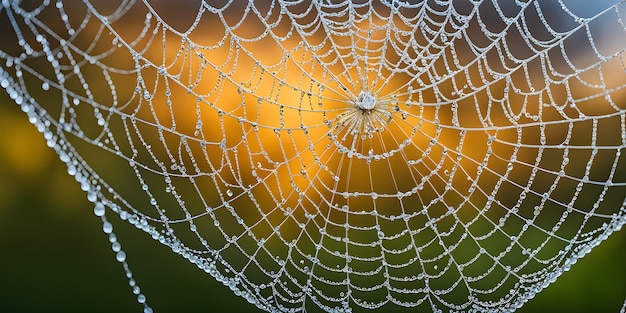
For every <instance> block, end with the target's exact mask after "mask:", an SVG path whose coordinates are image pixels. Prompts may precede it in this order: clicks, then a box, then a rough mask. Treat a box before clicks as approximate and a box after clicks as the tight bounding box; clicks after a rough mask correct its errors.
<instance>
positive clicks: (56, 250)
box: [0, 90, 626, 312]
mask: <svg viewBox="0 0 626 313" xmlns="http://www.w3.org/2000/svg"><path fill="white" fill-rule="evenodd" d="M92 212H93V209H92V205H91V203H89V202H88V201H87V200H86V197H85V194H84V193H83V192H82V191H81V190H80V187H79V185H78V184H77V183H76V182H75V181H74V180H73V178H72V177H70V176H69V175H67V172H66V168H65V165H63V164H62V163H61V162H60V161H59V160H58V159H57V157H56V155H55V153H54V152H53V151H52V150H51V149H48V148H47V146H46V144H45V141H44V139H43V136H41V134H39V133H38V132H37V130H36V129H35V127H34V126H32V125H31V124H30V123H29V122H28V119H27V117H26V114H23V113H22V112H21V111H20V110H19V108H18V107H17V106H16V105H15V104H14V103H13V102H12V101H11V100H10V99H9V98H8V96H7V94H6V93H5V92H4V90H2V91H1V92H0V251H2V252H1V253H0V312H141V311H142V307H141V306H140V305H139V304H137V302H136V300H135V297H134V295H133V294H132V292H131V289H130V287H129V286H128V280H127V279H126V277H125V275H124V271H123V268H122V266H120V264H119V263H117V262H116V261H115V255H114V253H113V252H112V251H111V250H110V244H109V242H108V238H107V236H105V234H104V233H103V232H102V230H101V228H102V223H101V221H100V220H99V218H97V217H96V216H95V215H93V213H92ZM109 218H110V219H112V220H114V218H115V217H113V216H109ZM113 224H114V225H115V227H116V229H115V232H116V234H117V235H118V238H119V239H120V241H121V243H122V245H123V247H124V250H126V251H127V252H128V255H129V257H128V262H129V264H130V265H131V269H132V270H133V272H134V274H135V277H136V279H137V281H138V283H139V285H140V286H141V287H142V292H143V293H144V294H145V295H146V296H147V297H148V303H149V304H150V305H151V306H153V307H154V308H155V311H156V312H255V311H258V310H257V309H256V308H254V307H252V306H251V305H249V304H248V303H247V302H246V301H245V300H243V299H241V298H238V297H235V296H234V295H233V294H232V292H231V291H230V290H229V289H228V288H226V287H224V286H223V285H221V284H220V283H218V282H216V281H215V280H214V279H213V278H212V277H211V276H209V275H208V274H205V273H204V272H202V271H200V270H198V269H197V268H196V267H195V266H194V265H191V264H190V263H189V262H187V261H185V260H183V259H182V258H181V257H180V256H178V255H176V254H174V253H172V252H171V251H170V250H169V248H166V247H164V246H161V245H160V244H159V243H158V242H155V241H153V240H152V239H150V238H149V237H148V236H147V235H146V234H144V233H143V232H140V231H138V230H136V229H134V228H132V229H131V228H130V227H128V226H127V225H126V223H115V222H114V223H113ZM624 247H626V234H625V232H624V231H621V232H619V233H616V234H614V235H613V236H611V237H610V238H609V239H608V240H607V241H605V242H604V243H603V244H602V245H600V246H599V247H598V248H596V249H595V250H594V251H593V252H592V253H591V254H589V255H588V256H587V257H585V258H584V259H582V260H580V261H579V262H578V263H577V264H576V265H575V266H574V267H573V268H572V270H571V271H570V272H567V273H565V274H564V275H563V276H561V278H560V279H559V280H558V281H557V282H556V283H555V284H553V285H551V286H550V287H548V288H547V289H546V290H544V291H543V292H542V293H540V294H539V295H538V296H537V297H536V298H535V299H533V300H532V301H530V302H529V303H528V304H527V305H526V306H525V307H524V308H522V309H521V310H520V312H618V311H619V309H620V307H621V305H622V303H623V301H624V299H625V298H626V266H625V265H624V264H625V261H626V249H624Z"/></svg>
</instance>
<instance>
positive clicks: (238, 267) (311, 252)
mask: <svg viewBox="0 0 626 313" xmlns="http://www.w3.org/2000/svg"><path fill="white" fill-rule="evenodd" d="M414 2H415V3H413V2H401V1H392V2H385V1H382V2H378V1H374V2H366V1H353V2H347V1H343V2H339V1H300V2H298V1H265V2H261V1H256V2H252V1H249V2H248V1H208V2H202V3H195V2H184V3H178V4H176V5H172V4H162V3H151V2H150V1H144V2H141V1H126V0H125V1H117V2H116V1H112V2H107V1H85V3H81V4H78V3H75V2H72V5H71V6H69V5H67V3H64V2H62V1H54V2H51V1H43V2H42V3H37V4H31V3H20V2H13V1H6V0H5V1H3V2H2V6H1V7H0V14H1V18H0V21H1V23H2V25H3V29H5V30H7V29H10V30H12V31H5V32H3V35H2V36H3V41H2V42H3V43H2V45H1V46H0V59H1V61H2V62H0V64H1V65H0V85H1V86H2V87H3V89H4V90H5V91H6V92H7V93H8V95H9V96H10V97H11V98H12V99H13V100H15V102H16V103H17V104H18V105H20V106H21V108H22V110H23V111H24V112H25V113H26V114H27V115H28V116H29V118H30V121H31V122H32V123H33V124H35V126H36V127H37V128H38V129H39V131H40V132H42V134H43V136H44V137H45V139H46V140H47V143H48V146H50V147H51V148H53V149H54V150H55V151H56V152H57V153H58V155H59V157H60V159H61V161H63V162H65V163H66V164H67V167H68V173H69V174H70V175H72V176H74V177H75V178H76V180H77V181H78V182H79V183H80V184H81V188H82V189H83V190H84V191H85V192H87V197H88V199H89V200H90V201H92V202H94V205H95V209H94V213H95V214H96V215H97V216H99V217H101V218H102V221H103V230H104V232H105V233H108V234H109V239H110V242H111V244H112V248H113V250H114V251H115V252H116V257H117V260H118V261H119V262H121V263H122V264H123V266H124V268H125V270H126V272H127V276H128V277H129V279H130V283H131V286H132V287H133V292H134V293H135V294H137V300H138V301H139V302H140V303H142V304H144V306H145V311H147V312H149V311H151V308H150V307H149V306H148V305H147V304H146V297H145V296H144V295H143V294H141V291H140V289H139V287H138V286H137V284H136V282H135V280H134V278H133V276H132V273H131V271H130V269H129V267H128V264H127V263H126V252H125V251H124V250H122V248H121V244H120V243H119V242H118V241H117V238H116V236H115V234H114V232H113V225H112V223H111V222H110V221H109V219H107V217H106V216H107V214H108V215H111V214H114V215H117V216H119V218H121V219H122V220H124V221H127V222H128V223H130V224H132V225H134V226H136V227H137V228H139V229H141V230H143V231H145V232H146V233H147V234H148V235H150V236H151V237H152V238H153V239H154V240H156V241H158V242H160V243H162V244H164V245H166V246H169V247H170V248H171V249H172V251H173V252H174V253H178V254H180V255H181V256H182V257H184V258H185V259H186V260H188V261H189V262H191V263H193V264H195V265H197V266H198V267H199V268H200V269H202V270H204V271H205V272H207V273H209V274H210V275H211V276H213V277H214V278H215V279H217V280H218V281H220V282H222V283H224V284H225V285H227V286H229V287H230V289H231V290H232V291H233V292H234V293H235V294H236V295H239V296H241V297H243V298H245V299H246V300H247V301H249V302H250V303H252V304H254V305H256V306H257V307H259V308H261V309H264V310H267V311H304V310H315V308H316V307H319V308H321V309H323V310H326V311H336V312H351V311H353V310H355V309H357V308H372V309H373V308H380V307H383V308H394V309H397V310H400V309H402V308H412V307H421V308H427V307H430V308H431V309H432V310H433V311H441V310H452V311H474V310H475V311H489V310H494V311H513V310H515V309H517V308H519V307H521V306H522V305H523V304H524V303H525V302H526V301H528V300H529V299H531V298H533V297H534V295H535V294H537V293H538V292H540V291H541V290H542V289H544V288H545V287H546V286H548V285H549V284H550V283H552V282H554V281H555V280H556V279H557V277H558V276H559V275H561V274H562V273H563V272H564V271H567V270H568V269H569V268H570V267H571V266H572V265H573V264H574V263H576V260H577V259H579V258H581V257H583V256H584V255H585V254H587V253H588V252H589V251H590V250H591V249H592V248H593V247H594V246H596V245H598V244H599V243H600V242H601V241H602V240H604V239H606V238H607V237H608V236H609V235H610V234H611V233H612V232H614V231H616V230H618V229H620V228H621V226H622V225H623V224H624V223H626V216H625V214H624V213H625V210H626V208H625V206H626V197H625V194H626V160H625V158H624V157H623V156H621V153H622V151H623V150H624V149H625V148H626V106H625V104H626V101H625V95H626V93H625V92H626V91H625V90H626V89H625V87H626V67H625V64H624V58H625V57H626V53H625V49H626V45H625V44H624V43H626V33H625V25H624V15H625V13H624V11H625V10H624V1H619V2H618V1H609V2H602V1H601V2H597V3H596V4H594V5H586V6H580V5H579V4H578V5H577V4H576V3H575V1H564V0H559V1H544V2H541V1H516V2H512V1H495V0H493V1H468V2H461V1H454V2H452V1H414Z"/></svg>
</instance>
